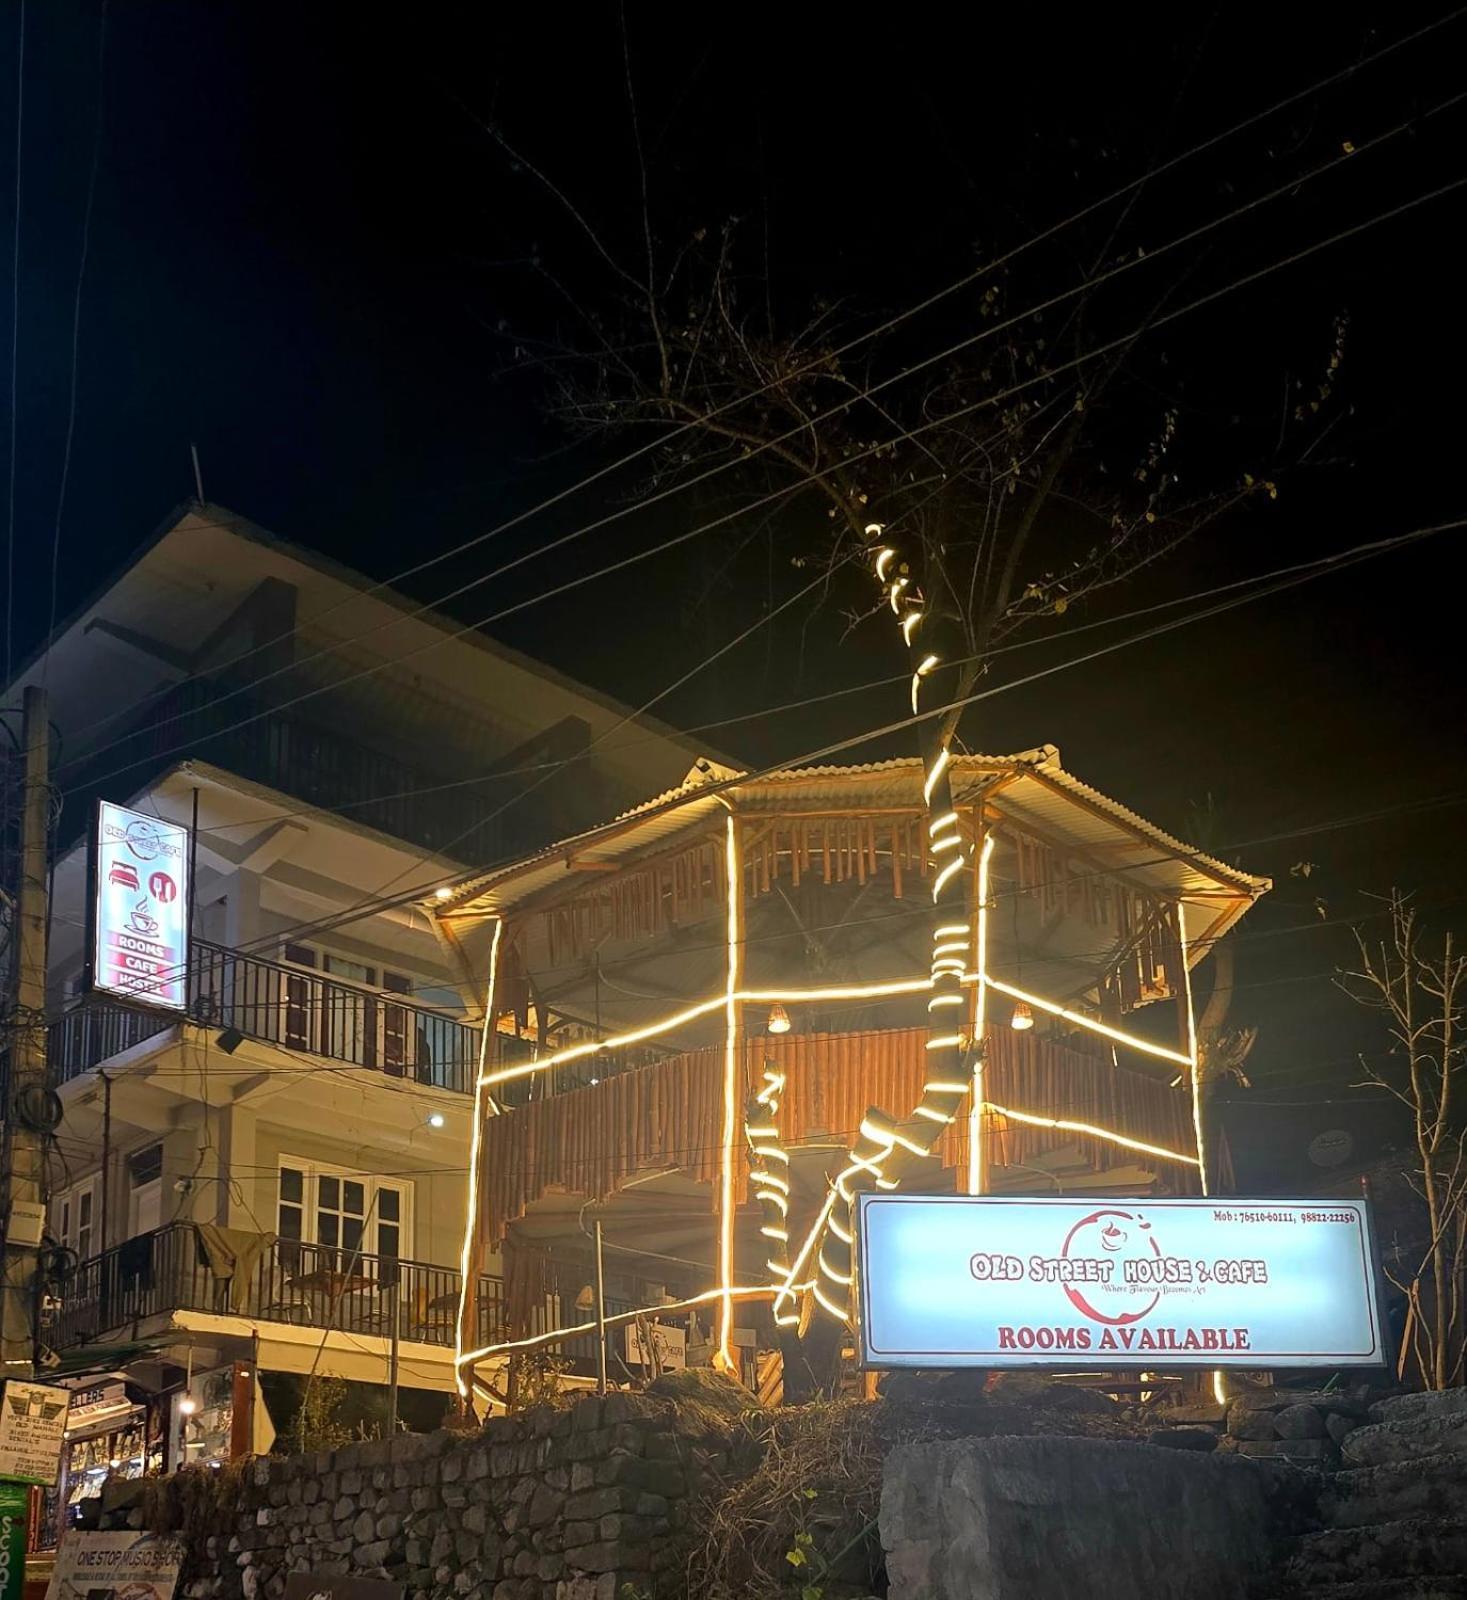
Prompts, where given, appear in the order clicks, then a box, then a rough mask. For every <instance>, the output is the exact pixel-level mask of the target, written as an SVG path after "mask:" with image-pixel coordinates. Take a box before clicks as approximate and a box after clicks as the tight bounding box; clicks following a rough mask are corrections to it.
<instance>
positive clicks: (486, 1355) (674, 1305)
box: [455, 1284, 773, 1369]
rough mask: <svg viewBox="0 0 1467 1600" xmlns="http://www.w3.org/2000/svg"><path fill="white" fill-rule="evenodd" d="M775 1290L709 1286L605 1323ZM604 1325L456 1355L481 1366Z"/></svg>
mask: <svg viewBox="0 0 1467 1600" xmlns="http://www.w3.org/2000/svg"><path fill="white" fill-rule="evenodd" d="M772 1292H773V1291H772V1290H771V1289H770V1287H769V1285H768V1284H760V1285H758V1286H757V1287H752V1288H750V1287H739V1288H731V1289H705V1290H704V1291H703V1292H702V1293H701V1294H694V1295H689V1296H688V1298H687V1299H686V1300H669V1301H664V1302H663V1303H662V1304H661V1305H658V1306H644V1307H643V1308H641V1309H640V1310H638V1311H618V1312H617V1313H616V1315H615V1316H611V1317H607V1318H606V1319H605V1323H604V1326H606V1327H608V1328H614V1327H619V1326H620V1325H621V1324H623V1323H626V1322H635V1321H636V1320H637V1318H638V1317H645V1316H646V1315H647V1313H648V1312H649V1311H657V1312H661V1313H666V1314H669V1315H670V1314H671V1313H672V1312H675V1311H691V1310H693V1309H694V1308H695V1307H697V1306H705V1305H707V1304H708V1302H709V1301H710V1300H722V1299H723V1298H724V1296H725V1295H727V1296H728V1297H729V1298H731V1299H733V1300H767V1299H768V1298H769V1296H770V1294H771V1293H772ZM601 1326H603V1324H601V1323H596V1322H580V1323H576V1324H575V1325H574V1326H572V1327H567V1328H551V1329H550V1330H549V1331H548V1332H546V1333H535V1334H531V1335H530V1337H529V1338H527V1339H505V1340H502V1341H501V1342H500V1343H498V1344H486V1345H483V1346H481V1347H480V1348H479V1349H478V1350H469V1351H467V1352H465V1354H463V1355H461V1356H458V1357H456V1358H455V1361H456V1364H457V1366H458V1367H459V1368H460V1369H462V1368H463V1367H473V1366H477V1365H478V1364H479V1362H481V1361H490V1360H493V1359H494V1358H495V1357H498V1356H504V1355H512V1354H513V1353H514V1352H515V1351H516V1350H535V1349H538V1348H539V1347H540V1346H541V1345H546V1344H557V1343H559V1342H560V1340H562V1339H577V1338H580V1337H581V1335H583V1334H587V1333H596V1332H597V1331H598V1330H599V1328H600V1327H601Z"/></svg>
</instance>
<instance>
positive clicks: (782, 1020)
mask: <svg viewBox="0 0 1467 1600" xmlns="http://www.w3.org/2000/svg"><path fill="white" fill-rule="evenodd" d="M768 1027H769V1031H770V1032H771V1033H788V1032H789V1031H790V1014H789V1012H788V1011H786V1010H785V1008H784V1007H783V1006H782V1005H773V1006H771V1007H770V1008H769V1023H768Z"/></svg>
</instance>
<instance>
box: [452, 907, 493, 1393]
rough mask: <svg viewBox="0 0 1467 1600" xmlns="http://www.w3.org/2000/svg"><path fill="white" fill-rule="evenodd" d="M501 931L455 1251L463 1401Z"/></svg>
mask: <svg viewBox="0 0 1467 1600" xmlns="http://www.w3.org/2000/svg"><path fill="white" fill-rule="evenodd" d="M503 932H504V918H503V917H496V918H495V919H494V936H493V938H492V939H491V940H490V942H489V979H488V982H487V984H486V986H485V990H484V1032H483V1034H482V1035H481V1037H480V1039H479V1080H478V1083H477V1084H476V1085H475V1087H474V1126H473V1132H472V1134H471V1136H470V1140H469V1195H468V1198H469V1203H468V1210H467V1212H466V1214H465V1216H464V1238H463V1246H462V1248H461V1249H460V1251H459V1258H458V1265H459V1288H458V1317H457V1318H456V1319H455V1321H454V1325H453V1347H454V1361H455V1364H454V1369H453V1371H454V1380H455V1382H456V1383H457V1385H458V1393H459V1398H460V1400H462V1401H464V1402H467V1401H468V1398H469V1389H468V1385H467V1384H466V1383H465V1382H464V1378H463V1364H462V1361H461V1359H460V1357H461V1354H462V1351H463V1347H464V1329H465V1328H466V1327H467V1325H468V1320H469V1302H470V1294H471V1287H470V1286H471V1285H472V1284H473V1282H474V1275H473V1273H472V1271H471V1268H470V1263H471V1261H472V1258H473V1253H474V1235H475V1233H476V1232H477V1231H478V1221H479V1155H480V1150H481V1148H482V1146H483V1143H484V1101H485V1099H486V1098H487V1096H486V1094H485V1089H484V1063H485V1061H486V1060H487V1059H488V1054H489V1041H490V1039H491V1038H492V1037H493V1034H494V1019H495V1005H496V1001H495V997H494V990H495V986H496V985H497V984H498V981H499V940H500V936H501V935H502V934H503Z"/></svg>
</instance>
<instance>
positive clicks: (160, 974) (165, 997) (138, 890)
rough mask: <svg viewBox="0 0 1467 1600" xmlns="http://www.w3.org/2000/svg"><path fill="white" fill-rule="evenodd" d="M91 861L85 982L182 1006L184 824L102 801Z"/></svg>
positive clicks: (185, 1002)
mask: <svg viewBox="0 0 1467 1600" xmlns="http://www.w3.org/2000/svg"><path fill="white" fill-rule="evenodd" d="M95 852H96V853H95V858H94V861H93V876H94V880H95V881H94V887H93V903H92V930H93V931H92V987H93V988H94V989H102V990H105V991H106V992H107V993H108V994H118V995H126V996H128V997H130V998H131V999H134V1000H141V1001H143V1002H144V1003H146V1004H147V1005H152V1006H163V1007H166V1008H167V1009H168V1010H170V1011H183V1010H184V1009H185V1008H186V1007H187V1005H188V908H189V878H188V874H189V836H188V829H187V828H184V827H180V826H178V825H177V824H176V823H172V822H160V821H159V820H158V818H157V817H148V816H144V815H143V813H142V812H140V811H129V810H127V808H126V807H124V806H114V805H112V804H110V803H109V802H108V801H106V800H103V801H102V802H101V803H100V805H99V806H98V808H97V837H96V842H95Z"/></svg>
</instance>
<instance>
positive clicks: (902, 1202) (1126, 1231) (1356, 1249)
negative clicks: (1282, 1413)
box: [857, 1194, 1386, 1371]
mask: <svg viewBox="0 0 1467 1600" xmlns="http://www.w3.org/2000/svg"><path fill="white" fill-rule="evenodd" d="M857 1236H858V1241H859V1249H860V1291H861V1354H862V1359H863V1362H864V1363H865V1365H867V1366H870V1367H990V1368H992V1367H1024V1366H1036V1367H1049V1368H1071V1369H1074V1368H1082V1367H1083V1368H1089V1369H1092V1370H1093V1369H1095V1368H1101V1369H1103V1370H1107V1371H1121V1370H1129V1369H1131V1368H1156V1367H1206V1368H1218V1367H1242V1368H1247V1369H1255V1368H1275V1367H1378V1366H1381V1365H1383V1364H1384V1363H1385V1360H1386V1352H1385V1335H1384V1331H1383V1325H1382V1318H1381V1314H1380V1296H1379V1291H1378V1286H1377V1278H1376V1259H1375V1249H1374V1241H1373V1238H1372V1235H1371V1229H1370V1217H1369V1208H1368V1207H1367V1205H1366V1204H1365V1203H1364V1202H1363V1201H1359V1200H1351V1201H1322V1200H1235V1199H1219V1200H1196V1199H1163V1200H1120V1201H1100V1200H1095V1199H1089V1200H1084V1199H1075V1200H1068V1199H1046V1200H1008V1199H999V1198H994V1197H987V1196H967V1195H953V1196H946V1195H943V1196H936V1195H882V1194H863V1195H861V1196H860V1208H859V1211H858V1213H857Z"/></svg>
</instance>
